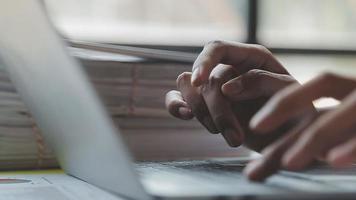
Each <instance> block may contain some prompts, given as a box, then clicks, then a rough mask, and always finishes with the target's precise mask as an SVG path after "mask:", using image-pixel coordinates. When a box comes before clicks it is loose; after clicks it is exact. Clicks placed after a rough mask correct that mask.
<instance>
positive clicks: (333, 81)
mask: <svg viewBox="0 0 356 200" xmlns="http://www.w3.org/2000/svg"><path fill="white" fill-rule="evenodd" d="M355 88H356V80H355V79H352V78H347V77H342V76H339V75H335V74H330V73H327V74H324V75H321V76H319V77H317V78H315V79H313V80H311V81H310V82H307V83H306V84H304V85H302V86H300V85H292V86H289V87H286V88H285V89H283V90H281V91H280V92H278V93H277V94H276V95H275V96H273V97H272V98H271V99H270V100H269V101H268V103H267V104H266V105H265V106H264V107H263V108H262V109H261V110H260V111H259V112H258V113H257V114H256V115H255V116H254V117H253V118H252V120H251V122H250V127H251V129H252V130H254V131H256V134H257V133H259V134H264V133H266V132H270V131H271V130H274V129H276V128H277V127H279V126H280V125H281V124H283V123H284V122H285V121H286V120H289V119H291V118H294V117H296V116H298V115H301V114H304V115H308V113H311V114H309V116H306V117H305V118H304V120H303V121H301V123H300V124H299V125H298V126H297V127H295V128H294V129H291V130H290V131H289V132H288V133H286V134H285V135H284V136H283V137H282V138H281V139H279V140H277V141H276V142H275V143H273V144H271V145H270V146H268V147H267V148H265V149H264V150H263V152H262V155H263V156H262V158H260V159H257V160H256V161H254V162H252V163H250V164H249V165H248V166H247V167H246V169H245V171H244V173H245V174H246V175H247V176H248V177H249V178H250V179H252V180H258V181H260V180H264V179H265V178H266V177H268V176H269V175H271V174H273V173H275V172H276V171H277V170H278V169H280V168H283V169H288V170H301V169H303V168H305V167H307V166H308V165H310V164H311V163H312V162H313V161H315V160H318V159H320V158H323V160H325V161H326V162H327V163H329V164H330V165H331V166H333V167H344V166H348V165H350V164H351V163H353V162H355V161H356V134H355V133H356V129H355V128H356V118H355V113H356V92H355ZM321 97H333V98H335V99H338V100H340V101H341V103H340V105H338V106H337V107H336V108H334V109H331V110H330V111H326V112H323V113H318V114H315V112H314V113H313V112H310V111H312V110H313V108H312V101H314V100H316V99H319V98H321Z"/></svg>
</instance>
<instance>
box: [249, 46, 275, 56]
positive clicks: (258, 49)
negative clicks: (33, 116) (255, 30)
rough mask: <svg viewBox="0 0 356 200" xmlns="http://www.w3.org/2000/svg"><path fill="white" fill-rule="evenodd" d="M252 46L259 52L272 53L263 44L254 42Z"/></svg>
mask: <svg viewBox="0 0 356 200" xmlns="http://www.w3.org/2000/svg"><path fill="white" fill-rule="evenodd" d="M253 47H254V48H255V49H256V50H257V51H259V52H261V53H263V54H268V55H272V52H271V51H270V50H269V49H267V47H265V46H263V45H260V44H255V45H253Z"/></svg>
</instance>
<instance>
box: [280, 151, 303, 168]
mask: <svg viewBox="0 0 356 200" xmlns="http://www.w3.org/2000/svg"><path fill="white" fill-rule="evenodd" d="M300 164H301V162H299V161H298V160H296V159H295V154H294V152H293V153H290V152H287V153H286V154H285V155H284V156H283V157H282V166H283V167H285V168H286V169H288V170H298V169H299V168H300V167H301V165H300Z"/></svg>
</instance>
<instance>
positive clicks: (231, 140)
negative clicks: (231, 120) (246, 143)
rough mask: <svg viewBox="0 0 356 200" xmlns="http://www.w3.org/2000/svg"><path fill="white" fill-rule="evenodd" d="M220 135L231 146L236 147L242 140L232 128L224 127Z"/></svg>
mask: <svg viewBox="0 0 356 200" xmlns="http://www.w3.org/2000/svg"><path fill="white" fill-rule="evenodd" d="M222 135H223V136H224V138H225V140H226V142H227V143H228V144H229V145H230V146H231V147H237V146H239V145H240V144H241V142H242V141H241V138H240V135H239V133H238V132H237V131H235V130H233V129H225V130H224V131H223V132H222Z"/></svg>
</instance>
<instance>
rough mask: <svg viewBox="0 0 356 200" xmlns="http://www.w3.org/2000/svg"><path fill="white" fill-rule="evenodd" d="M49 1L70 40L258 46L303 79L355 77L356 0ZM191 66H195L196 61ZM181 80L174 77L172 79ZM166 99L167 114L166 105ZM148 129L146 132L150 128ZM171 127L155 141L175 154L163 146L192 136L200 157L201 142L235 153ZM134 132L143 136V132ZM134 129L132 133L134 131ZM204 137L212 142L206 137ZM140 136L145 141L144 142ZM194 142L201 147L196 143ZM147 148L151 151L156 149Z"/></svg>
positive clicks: (192, 47)
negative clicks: (227, 42)
mask: <svg viewBox="0 0 356 200" xmlns="http://www.w3.org/2000/svg"><path fill="white" fill-rule="evenodd" d="M44 2H45V7H46V9H47V11H48V14H49V16H50V18H51V20H52V21H53V23H54V25H55V27H56V28H57V29H58V31H59V32H60V33H61V34H62V35H63V37H65V38H68V39H71V40H84V41H93V42H101V43H110V44H121V45H133V46H141V47H151V48H160V49H169V50H179V51H187V52H193V53H199V52H200V51H201V50H202V47H203V45H204V44H205V43H207V42H208V41H211V40H231V41H237V42H246V43H258V44H262V45H265V46H266V47H268V48H269V49H270V50H271V51H272V52H273V53H274V55H275V56H277V57H278V59H279V60H280V61H281V62H282V63H283V64H284V66H285V67H286V68H287V69H288V70H289V71H290V72H291V74H292V75H294V76H295V77H296V78H297V79H298V80H299V81H300V82H302V83H303V82H305V81H307V80H310V79H311V78H313V77H315V76H317V75H319V74H320V73H322V72H323V71H333V72H336V73H341V74H344V75H347V76H355V77H356V40H355V39H354V38H355V36H356V0H299V1H292V0H264V1H262V0H179V1H177V0H154V1H152V0H76V1H72V0H61V1H58V0H44ZM167 66H168V65H167ZM146 69H148V68H146ZM186 69H188V70H189V69H190V66H187V68H185V70H186ZM152 70H153V68H152ZM173 70H174V69H173V66H172V71H173ZM167 72H168V71H167ZM151 73H156V72H154V71H151ZM147 74H149V72H147ZM174 77H176V76H174ZM158 79H159V78H158ZM174 79H175V78H172V81H173V82H174ZM172 84H173V85H172V87H170V88H169V89H172V88H174V83H172ZM156 98H161V99H160V101H159V102H161V101H162V102H163V101H164V100H162V99H163V98H164V92H162V94H161V93H160V95H156ZM315 103H316V105H317V106H319V107H324V106H332V105H335V104H337V103H338V102H337V101H335V100H333V99H328V98H326V99H322V100H320V101H317V102H315ZM160 104H162V105H161V106H162V109H163V110H164V111H165V109H164V106H163V103H160ZM151 114H152V113H151ZM151 118H152V117H151ZM145 120H147V119H145ZM178 123H180V122H178V121H174V123H173V124H174V125H173V126H172V127H173V128H176V127H178V125H177V124H178ZM172 127H171V128H172ZM143 130H144V131H143V132H147V131H146V129H143ZM177 130H179V129H177ZM154 132H156V131H154ZM167 132H169V133H171V134H170V135H167V133H164V134H162V135H160V136H157V137H160V138H164V141H165V142H163V143H157V142H156V141H152V144H150V145H151V146H152V149H156V148H157V147H158V146H159V145H161V147H160V148H161V149H164V151H165V152H168V150H167V149H169V148H168V147H167V148H166V147H163V146H162V145H163V144H168V145H166V146H172V147H173V146H177V145H174V144H185V145H187V144H189V142H187V141H188V140H189V141H199V142H200V146H197V147H195V146H194V147H189V148H190V149H189V148H184V150H187V149H188V150H189V152H197V155H198V154H199V156H200V155H202V154H201V152H200V153H199V152H198V151H199V150H200V149H201V146H205V147H206V149H213V146H214V148H215V147H216V149H219V148H220V149H221V150H219V151H216V152H222V151H223V152H224V153H223V154H224V155H236V154H235V152H234V153H233V154H230V153H229V152H232V151H231V150H230V149H229V148H228V147H227V146H226V144H225V143H224V142H223V141H222V139H221V138H220V137H216V136H209V138H210V139H209V138H208V139H207V136H205V135H204V134H205V133H202V134H201V136H200V135H197V134H194V135H193V134H192V136H189V137H187V136H183V135H181V134H182V133H181V132H179V131H178V132H179V133H177V135H176V138H175V139H172V138H174V137H173V136H172V135H173V133H172V130H170V131H167ZM133 133H137V130H135V131H133ZM133 133H130V134H126V135H129V136H132V135H133ZM152 134H153V133H152ZM198 136H199V137H198ZM193 137H195V139H193ZM142 138H145V139H142ZM150 138H151V135H149V134H147V133H144V134H142V135H140V136H139V137H138V139H131V140H130V141H133V143H132V145H131V146H135V147H137V146H142V144H147V141H148V140H149V139H150ZM177 138H178V139H179V138H180V139H179V140H178V139H177ZM218 138H219V140H218ZM203 139H206V141H204V142H202V140H203ZM138 140H140V141H141V140H144V141H142V142H137V141H138ZM168 140H171V143H169V142H167V141H168ZM180 140H181V141H180ZM208 140H209V141H208ZM177 141H180V142H177ZM192 144H193V145H194V142H193V143H192ZM203 144H204V145H203ZM177 148H178V147H175V148H173V149H172V152H171V153H170V155H173V154H177V155H178V154H179V155H178V156H181V155H182V154H183V153H177ZM141 149H142V151H143V152H147V151H148V150H147V149H150V148H149V147H145V148H141ZM158 149H159V148H158ZM204 149H205V148H204ZM188 150H187V151H186V152H188ZM140 151H141V150H140ZM152 151H153V150H152ZM227 151H228V153H226V152H227ZM203 153H204V152H203ZM138 154H140V153H138Z"/></svg>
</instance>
